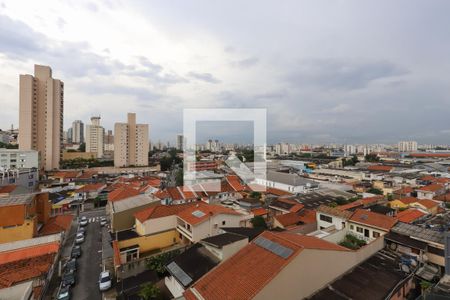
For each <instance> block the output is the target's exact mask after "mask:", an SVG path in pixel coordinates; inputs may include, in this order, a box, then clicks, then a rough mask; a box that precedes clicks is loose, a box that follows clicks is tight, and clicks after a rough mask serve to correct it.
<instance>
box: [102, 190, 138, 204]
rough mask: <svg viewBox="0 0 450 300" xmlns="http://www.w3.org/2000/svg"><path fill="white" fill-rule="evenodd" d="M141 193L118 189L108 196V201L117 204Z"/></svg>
mask: <svg viewBox="0 0 450 300" xmlns="http://www.w3.org/2000/svg"><path fill="white" fill-rule="evenodd" d="M139 194H140V192H139V191H138V190H136V189H134V188H131V187H128V188H117V189H115V190H114V191H112V192H110V193H109V194H108V201H111V202H115V201H120V200H123V199H126V198H129V197H133V196H137V195H139Z"/></svg>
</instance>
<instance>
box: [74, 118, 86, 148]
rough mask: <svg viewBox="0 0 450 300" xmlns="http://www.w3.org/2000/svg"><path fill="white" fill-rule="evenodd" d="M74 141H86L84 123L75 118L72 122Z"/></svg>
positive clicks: (76, 142) (77, 142) (75, 142)
mask: <svg viewBox="0 0 450 300" xmlns="http://www.w3.org/2000/svg"><path fill="white" fill-rule="evenodd" d="M72 143H74V144H81V143H84V124H83V122H82V121H81V120H75V121H73V123H72Z"/></svg>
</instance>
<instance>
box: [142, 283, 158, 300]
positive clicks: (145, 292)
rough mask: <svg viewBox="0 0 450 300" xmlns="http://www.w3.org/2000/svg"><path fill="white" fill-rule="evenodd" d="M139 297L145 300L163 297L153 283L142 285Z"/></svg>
mask: <svg viewBox="0 0 450 300" xmlns="http://www.w3.org/2000/svg"><path fill="white" fill-rule="evenodd" d="M138 295H139V297H141V298H142V299H144V300H150V299H158V298H159V296H160V295H161V291H160V289H159V288H158V287H157V286H156V285H155V284H154V283H152V282H149V283H146V284H143V285H141V290H140V291H139V294H138Z"/></svg>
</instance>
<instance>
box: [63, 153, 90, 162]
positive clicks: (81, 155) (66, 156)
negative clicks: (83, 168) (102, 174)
mask: <svg viewBox="0 0 450 300" xmlns="http://www.w3.org/2000/svg"><path fill="white" fill-rule="evenodd" d="M75 158H83V159H91V158H97V153H94V152H67V151H64V152H63V155H62V159H63V160H67V159H75Z"/></svg>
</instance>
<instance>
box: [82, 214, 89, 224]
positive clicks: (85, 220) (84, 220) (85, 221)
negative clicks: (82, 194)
mask: <svg viewBox="0 0 450 300" xmlns="http://www.w3.org/2000/svg"><path fill="white" fill-rule="evenodd" d="M88 223H89V222H88V219H87V218H86V217H85V216H83V217H81V220H80V226H86V225H87V224H88Z"/></svg>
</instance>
